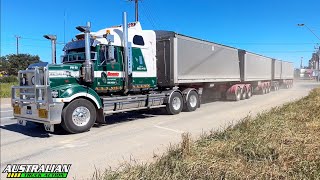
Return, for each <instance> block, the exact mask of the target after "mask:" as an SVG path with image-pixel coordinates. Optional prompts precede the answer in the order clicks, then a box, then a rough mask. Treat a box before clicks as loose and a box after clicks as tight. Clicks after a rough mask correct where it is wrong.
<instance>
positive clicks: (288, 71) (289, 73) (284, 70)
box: [281, 61, 294, 79]
mask: <svg viewBox="0 0 320 180" xmlns="http://www.w3.org/2000/svg"><path fill="white" fill-rule="evenodd" d="M293 76H294V67H293V63H292V62H286V61H282V66H281V79H293Z"/></svg>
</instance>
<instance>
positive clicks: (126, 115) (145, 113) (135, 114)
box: [93, 108, 168, 128]
mask: <svg viewBox="0 0 320 180" xmlns="http://www.w3.org/2000/svg"><path fill="white" fill-rule="evenodd" d="M156 116H168V114H167V113H166V110H165V108H155V109H144V110H138V111H130V112H122V113H115V114H110V115H107V116H106V117H105V121H106V123H105V124H95V125H94V126H93V127H98V128H99V127H103V126H107V125H114V124H119V123H125V122H130V121H135V120H138V119H147V118H152V117H156Z"/></svg>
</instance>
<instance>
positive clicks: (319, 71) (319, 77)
mask: <svg viewBox="0 0 320 180" xmlns="http://www.w3.org/2000/svg"><path fill="white" fill-rule="evenodd" d="M298 26H305V27H306V28H307V29H308V30H309V31H310V32H311V33H312V34H313V35H314V36H315V37H316V38H317V39H318V40H319V41H320V37H319V36H317V35H316V33H314V32H313V31H312V30H311V29H310V28H309V27H308V26H307V25H306V24H298ZM317 54H318V57H319V58H318V62H317V63H316V68H317V73H318V76H317V81H318V82H319V81H320V60H319V59H320V48H319V49H318V52H317Z"/></svg>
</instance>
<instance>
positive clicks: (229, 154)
mask: <svg viewBox="0 0 320 180" xmlns="http://www.w3.org/2000/svg"><path fill="white" fill-rule="evenodd" d="M94 178H95V179H170V180H171V179H320V89H316V90H313V91H312V92H311V93H310V94H309V96H307V97H305V98H303V99H301V100H298V101H296V102H293V103H289V104H286V105H284V106H282V107H277V108H273V109H272V110H270V111H269V112H266V113H262V114H260V115H258V116H257V117H256V118H251V117H247V118H245V119H243V121H242V122H241V123H239V124H238V125H236V126H234V127H228V128H227V129H226V130H224V131H222V132H211V133H208V134H206V135H203V136H202V137H201V138H200V139H199V140H197V141H192V140H191V139H190V135H189V134H183V135H182V143H181V144H180V145H177V146H175V147H171V148H169V150H168V152H167V153H166V154H165V155H163V156H162V157H160V158H158V159H157V160H156V161H155V162H154V163H151V164H142V165H129V164H128V165H126V166H125V167H124V168H123V169H122V170H120V171H117V170H106V171H105V172H104V173H102V174H100V175H99V176H95V177H94Z"/></svg>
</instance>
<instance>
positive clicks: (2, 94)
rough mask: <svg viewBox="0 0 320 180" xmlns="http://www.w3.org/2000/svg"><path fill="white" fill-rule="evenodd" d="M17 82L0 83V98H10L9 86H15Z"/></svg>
mask: <svg viewBox="0 0 320 180" xmlns="http://www.w3.org/2000/svg"><path fill="white" fill-rule="evenodd" d="M17 84H18V83H17V82H12V83H0V98H9V97H11V86H14V85H17Z"/></svg>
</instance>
